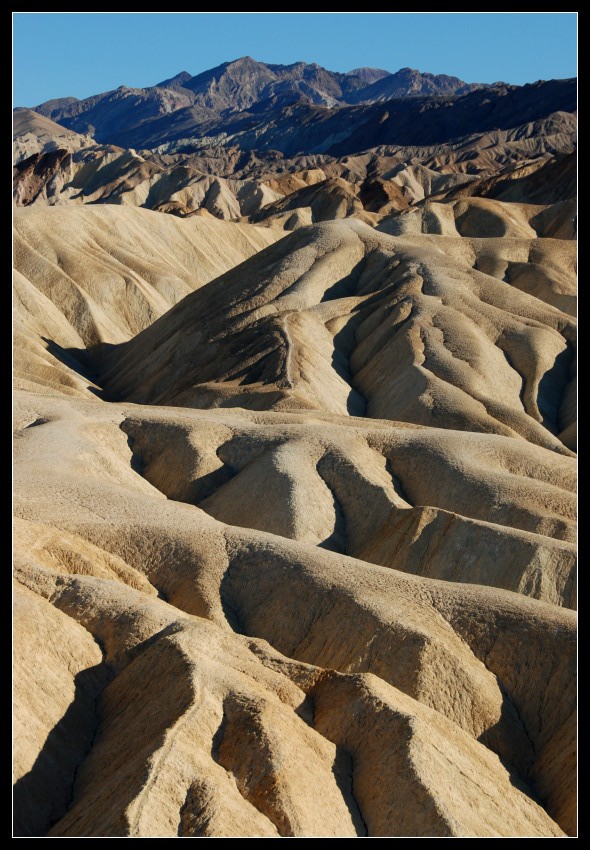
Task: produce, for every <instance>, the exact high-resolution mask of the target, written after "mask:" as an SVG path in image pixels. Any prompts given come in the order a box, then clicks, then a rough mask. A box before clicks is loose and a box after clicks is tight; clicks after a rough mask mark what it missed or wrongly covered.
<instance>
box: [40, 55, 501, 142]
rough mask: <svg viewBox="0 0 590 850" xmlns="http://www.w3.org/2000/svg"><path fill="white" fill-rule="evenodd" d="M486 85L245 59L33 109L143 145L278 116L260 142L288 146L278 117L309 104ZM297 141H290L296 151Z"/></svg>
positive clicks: (443, 93) (255, 124)
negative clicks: (272, 131) (274, 130)
mask: <svg viewBox="0 0 590 850" xmlns="http://www.w3.org/2000/svg"><path fill="white" fill-rule="evenodd" d="M482 88H487V87H486V86H482V85H481V84H467V83H464V82H463V81H462V80H459V79H457V78H456V77H449V76H446V75H438V76H437V75H433V74H428V73H426V74H422V73H420V72H419V71H414V70H412V69H410V68H402V69H401V70H400V71H398V72H397V73H395V74H390V73H388V72H387V71H382V70H379V69H375V68H359V69H356V70H354V71H349V72H348V73H346V74H340V73H335V72H332V71H327V70H326V69H325V68H322V67H320V66H319V65H315V64H312V65H308V64H305V63H303V62H298V63H295V64H294V65H268V64H265V63H263V62H256V61H255V60H254V59H251V58H250V57H244V58H242V59H238V60H236V61H234V62H226V63H224V64H223V65H220V66H219V67H217V68H213V69H212V70H210V71H205V72H203V73H201V74H198V75H196V76H194V77H191V75H190V74H188V73H187V72H186V71H183V72H181V73H179V74H177V75H176V76H174V77H171V78H170V79H168V80H163V81H162V82H161V83H158V84H157V85H155V86H151V87H149V88H144V89H133V88H128V87H126V86H120V87H119V88H118V89H116V90H114V91H110V92H105V93H103V94H98V95H95V96H93V97H89V98H85V99H84V100H78V99H76V98H72V97H66V98H61V99H57V100H50V101H47V102H46V103H42V104H39V105H38V106H36V107H35V111H36V112H38V113H39V114H41V115H44V116H46V117H48V118H51V119H52V120H54V121H57V122H58V123H60V124H63V125H64V126H66V127H68V128H69V129H71V130H75V131H76V132H79V133H83V134H91V135H93V136H94V138H95V139H96V141H97V142H101V143H110V144H117V145H122V146H124V147H140V148H143V147H152V146H154V145H158V144H160V145H161V144H164V143H166V142H168V141H177V140H178V139H179V138H181V137H183V136H186V135H187V134H188V133H189V132H190V134H191V136H197V135H200V136H202V135H208V136H211V137H215V136H218V135H219V134H220V133H222V132H225V133H226V134H227V135H232V133H234V134H235V133H236V132H238V133H240V134H242V135H243V134H244V129H245V128H244V120H245V119H246V124H247V126H248V128H249V130H250V134H252V133H254V134H255V137H256V139H258V138H259V136H260V126H261V123H262V124H264V123H265V122H266V123H268V122H273V123H277V130H278V132H277V133H276V134H273V135H272V139H271V138H269V139H263V140H261V141H260V142H259V143H258V145H256V146H258V147H260V146H262V147H263V148H264V147H266V148H268V147H269V146H271V145H272V144H274V146H275V148H277V149H280V150H283V151H284V152H288V151H287V149H286V148H283V147H280V145H278V144H277V140H278V139H279V138H280V136H281V127H280V126H279V125H280V124H281V119H282V121H283V122H284V121H287V122H291V121H292V120H301V118H302V116H303V115H305V116H309V117H308V120H311V121H315V120H317V117H318V115H319V114H321V112H320V113H318V111H317V110H314V109H313V108H312V107H321V108H323V109H324V110H326V109H327V110H332V109H339V108H342V107H346V106H349V105H351V104H371V103H378V102H381V101H385V100H392V99H400V98H401V99H405V98H409V99H415V98H423V97H432V96H439V97H448V96H451V95H457V96H460V95H462V94H465V93H467V92H470V91H474V90H478V89H482ZM294 108H295V109H297V110H298V112H297V114H296V115H294V114H293V111H292V110H293V109H294ZM356 115H357V111H356V110H354V109H353V110H352V111H348V112H345V113H343V115H342V118H341V120H342V121H345V122H347V121H350V120H351V118H352V116H356ZM358 115H359V118H358V119H353V120H360V121H362V120H363V117H364V116H365V113H363V112H362V111H361V112H359V113H358ZM271 116H272V117H271ZM236 124H237V127H236V126H235V125H236ZM229 128H233V130H232V129H229ZM329 132H330V133H332V132H333V130H332V128H330V129H329ZM242 135H241V136H240V138H242ZM248 146H250V147H252V146H253V145H252V144H250V141H248V139H246V138H244V139H242V147H248ZM292 146H293V140H292V142H291V145H290V148H289V150H291V152H292ZM324 147H325V145H324Z"/></svg>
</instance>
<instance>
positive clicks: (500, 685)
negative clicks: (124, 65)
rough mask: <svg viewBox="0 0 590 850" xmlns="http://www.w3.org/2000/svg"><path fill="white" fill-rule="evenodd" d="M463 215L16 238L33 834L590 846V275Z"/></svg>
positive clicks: (23, 651)
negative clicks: (581, 572)
mask: <svg viewBox="0 0 590 850" xmlns="http://www.w3.org/2000/svg"><path fill="white" fill-rule="evenodd" d="M309 185H310V186H313V185H314V184H313V182H311V180H310V183H309ZM461 204H463V206H460V205H461ZM438 206H443V205H440V204H435V203H433V204H432V205H431V206H430V207H427V206H424V207H423V208H422V211H418V212H415V211H409V212H408V213H407V214H406V213H404V214H402V215H401V216H400V217H399V218H400V219H402V218H407V219H408V220H411V217H412V216H413V217H414V218H416V220H417V222H418V224H419V227H418V226H416V227H414V226H413V225H412V226H408V227H405V225H404V226H403V227H401V228H399V229H398V230H397V231H396V232H395V234H392V232H391V228H389V226H387V227H384V229H387V230H389V232H381V231H377V230H375V229H373V228H371V227H370V226H368V225H367V224H366V223H362V222H358V221H354V220H351V219H348V220H343V221H337V222H326V223H321V224H314V225H312V226H310V227H303V228H300V229H298V230H297V231H296V232H295V233H293V234H289V235H286V236H285V234H284V231H283V230H281V229H278V228H277V229H275V228H273V227H264V228H262V227H260V228H258V227H253V226H252V225H248V224H241V223H236V222H220V221H214V220H212V219H210V218H209V217H200V216H199V217H192V216H191V217H190V218H189V219H187V220H184V221H181V220H178V219H176V218H173V217H171V216H165V215H162V214H158V213H155V212H152V211H149V210H138V209H134V208H132V207H126V208H121V207H118V208H116V209H115V208H114V207H113V206H94V207H91V206H69V207H54V208H47V207H45V208H44V207H41V206H37V205H35V207H34V208H31V209H26V210H22V211H19V212H18V213H17V215H16V218H15V225H16V238H15V264H16V275H15V285H16V295H15V301H14V304H15V314H16V333H15V342H16V348H15V370H16V392H15V532H14V533H15V596H14V599H15V634H14V637H15V656H14V660H15V694H14V695H15V743H14V768H15V782H16V784H15V834H16V835H20V836H45V835H46V836H48V837H61V836H63V837H81V836H83V837H114V836H125V837H206V836H209V837H228V836H229V837H256V836H261V837H275V838H276V837H280V836H284V837H311V836H319V837H363V836H375V837H379V836H394V837H400V836H410V837H418V836H432V837H445V836H446V837H459V836H474V837H510V836H517V837H564V836H565V835H573V834H575V831H576V769H575V766H576V761H575V758H576V757H575V742H576V723H575V708H576V686H575V673H576V652H575V614H574V611H573V610H572V609H573V608H574V607H575V573H574V565H575V545H574V543H575V531H574V528H575V526H574V522H575V456H574V452H573V449H574V447H575V442H574V437H575V358H574V354H573V352H574V345H575V320H574V318H573V314H574V296H575V247H574V243H573V241H572V240H571V239H570V238H569V237H567V238H566V237H565V232H564V231H563V230H561V229H559V228H558V230H557V232H553V233H552V234H551V235H548V233H547V231H546V230H545V229H543V228H546V227H548V226H549V225H548V224H547V222H548V221H550V222H555V221H557V220H558V218H559V215H561V212H560V211H559V210H557V211H556V210H552V208H551V207H547V209H550V210H552V212H551V214H547V215H546V217H545V219H543V221H544V222H545V223H544V224H543V225H542V226H541V224H539V218H538V217H539V215H541V216H543V213H544V210H545V209H546V207H543V209H541V210H540V209H539V205H536V207H535V209H533V207H532V206H531V205H530V204H529V205H527V204H509V203H504V202H501V201H497V200H494V201H490V200H488V199H484V201H483V203H482V200H481V199H473V198H467V199H465V198H459V199H456V200H454V201H452V203H450V204H447V205H446V209H445V211H444V212H442V213H441V212H440V210H439V209H438ZM557 214H559V215H557ZM445 216H446V217H445ZM412 220H413V219H412ZM433 220H436V221H443V220H444V221H445V222H447V223H448V224H449V229H448V230H447V231H444V232H442V229H439V230H436V229H433V228H432V227H431V226H430V224H429V223H430V222H431V221H433ZM498 220H499V221H500V222H505V223H506V231H505V233H504V234H500V233H498V232H497V221H498ZM560 220H561V219H560ZM465 221H469V222H470V224H469V226H468V227H467V225H465ZM490 221H492V223H493V226H492V225H490ZM451 224H452V225H453V227H452V228H451V227H450V225H451ZM466 227H467V231H466V229H465V228H466ZM551 227H553V224H551ZM560 227H561V225H560ZM453 228H454V229H453ZM558 234H561V235H558ZM281 237H284V238H281Z"/></svg>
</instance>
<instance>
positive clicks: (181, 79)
mask: <svg viewBox="0 0 590 850" xmlns="http://www.w3.org/2000/svg"><path fill="white" fill-rule="evenodd" d="M192 78H193V75H192V74H189V72H188V71H181V72H180V73H179V74H176V75H175V76H174V77H169V78H168V79H167V80H162V82H161V83H156V85H155V87H154V88H158V89H167V88H171V87H173V86H181V87H182V86H184V84H185V83H188V81H189V80H192Z"/></svg>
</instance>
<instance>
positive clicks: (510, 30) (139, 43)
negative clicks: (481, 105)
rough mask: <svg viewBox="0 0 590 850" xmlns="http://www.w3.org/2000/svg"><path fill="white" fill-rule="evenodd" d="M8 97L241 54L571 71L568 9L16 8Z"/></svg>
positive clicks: (528, 78) (27, 102)
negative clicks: (212, 11)
mask: <svg viewBox="0 0 590 850" xmlns="http://www.w3.org/2000/svg"><path fill="white" fill-rule="evenodd" d="M13 22H14V105H15V106H35V105H37V104H39V103H42V102H43V101H45V100H49V99H50V98H55V97H66V96H70V95H73V96H75V97H79V98H83V97H88V96H89V95H92V94H98V93H99V92H103V91H108V90H109V89H114V88H117V87H118V86H120V85H127V86H134V87H144V86H150V85H154V84H155V83H157V82H160V81H161V80H164V79H166V78H167V77H171V76H174V75H175V74H177V73H178V72H179V71H189V72H190V73H191V74H198V73H200V72H201V71H205V70H207V69H208V68H213V67H214V66H216V65H219V64H221V63H222V62H227V61H230V60H232V59H237V58H239V57H240V56H252V57H253V58H254V59H258V60H259V61H262V62H271V63H281V64H285V65H288V64H290V63H292V62H297V61H299V60H303V61H304V62H317V63H319V64H320V65H323V66H324V67H325V68H329V69H330V70H332V71H349V70H351V69H352V68H358V67H361V66H363V65H368V66H371V67H374V68H385V69H386V70H388V71H397V70H398V69H399V68H403V67H410V68H417V69H418V70H420V71H430V72H432V73H435V74H443V73H444V74H452V75H454V76H457V77H460V78H461V79H463V80H465V81H467V82H482V83H491V82H496V81H497V80H503V81H504V82H508V83H516V84H522V83H527V82H533V81H535V80H539V79H544V80H548V79H553V78H564V77H573V76H575V75H576V29H577V18H576V14H575V13H574V12H565V13H561V12H560V13H539V12H532V13H515V14H511V13H507V12H500V13H497V14H494V13H487V12H485V13H481V14H477V13H463V12H458V13H450V12H446V13H441V14H433V13H430V12H425V13H403V12H394V13H390V14H386V13H358V14H357V13H350V14H348V13H344V12H337V13H333V14H332V13H319V14H313V13H311V12H303V13H301V14H296V13H285V14H280V13H277V14H266V13H264V14H262V13H261V14H258V13H245V14H237V13H233V12H232V13H227V14H222V13H220V14H201V13H186V14H185V13H177V14H174V13H155V14H149V13H146V12H140V13H114V12H105V13H94V12H93V13H70V12H63V13H62V12H60V13H42V12H15V13H14V16H13Z"/></svg>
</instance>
